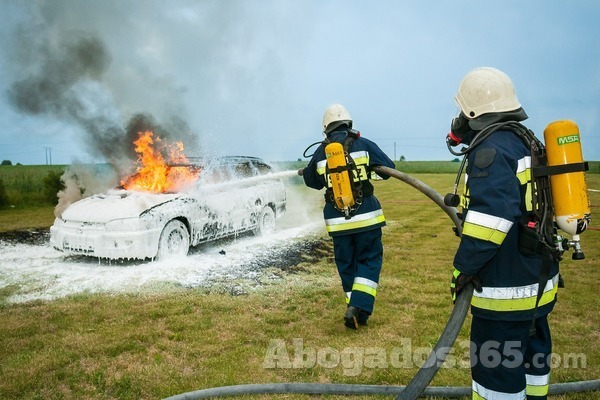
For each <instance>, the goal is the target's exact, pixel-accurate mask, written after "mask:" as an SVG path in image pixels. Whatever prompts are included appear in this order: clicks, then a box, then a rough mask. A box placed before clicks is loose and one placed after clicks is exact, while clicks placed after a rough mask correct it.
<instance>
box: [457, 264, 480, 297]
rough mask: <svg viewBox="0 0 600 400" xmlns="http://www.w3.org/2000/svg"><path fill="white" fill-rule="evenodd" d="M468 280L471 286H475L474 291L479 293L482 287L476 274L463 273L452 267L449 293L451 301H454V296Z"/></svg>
mask: <svg viewBox="0 0 600 400" xmlns="http://www.w3.org/2000/svg"><path fill="white" fill-rule="evenodd" d="M469 282H471V284H472V285H473V288H475V290H476V291H478V292H479V293H481V291H482V290H483V289H482V287H481V281H480V280H479V278H478V277H477V275H467V274H463V273H462V272H460V271H459V270H457V269H456V268H454V272H453V273H452V282H450V294H451V295H452V303H456V296H457V295H458V293H459V292H460V291H461V290H462V289H463V288H464V287H465V286H467V284H468V283H469Z"/></svg>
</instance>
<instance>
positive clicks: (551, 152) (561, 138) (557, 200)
mask: <svg viewBox="0 0 600 400" xmlns="http://www.w3.org/2000/svg"><path fill="white" fill-rule="evenodd" d="M544 141H545V145H546V154H547V156H548V165H549V166H557V165H566V164H575V163H582V162H583V153H582V151H581V141H580V138H579V127H578V126H577V124H576V123H575V122H573V121H568V120H563V121H555V122H552V123H551V124H549V125H548V126H547V127H546V129H545V130H544ZM550 185H551V187H552V200H553V202H554V214H555V217H556V224H557V225H558V227H559V228H560V229H561V230H563V231H564V232H566V233H568V234H569V235H572V236H573V235H579V234H580V233H582V232H583V231H585V229H586V228H587V224H588V222H589V220H590V203H589V199H588V193H587V184H586V181H585V173H584V172H583V171H577V172H569V173H563V174H555V175H551V176H550Z"/></svg>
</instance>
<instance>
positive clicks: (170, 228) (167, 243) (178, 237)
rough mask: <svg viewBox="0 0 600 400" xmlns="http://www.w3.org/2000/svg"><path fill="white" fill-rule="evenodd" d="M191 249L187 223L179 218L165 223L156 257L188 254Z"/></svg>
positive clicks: (163, 257) (162, 257) (164, 257)
mask: <svg viewBox="0 0 600 400" xmlns="http://www.w3.org/2000/svg"><path fill="white" fill-rule="evenodd" d="M189 249H190V234H189V233H188V230H187V227H186V226H185V224H184V223H183V222H181V221H179V220H177V219H174V220H172V221H169V223H168V224H167V225H165V227H164V229H163V230H162V233H161V234H160V240H159V241H158V254H157V255H156V258H157V259H159V260H163V259H166V258H169V257H171V256H176V255H182V256H185V255H187V253H188V251H189Z"/></svg>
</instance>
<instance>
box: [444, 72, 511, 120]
mask: <svg viewBox="0 0 600 400" xmlns="http://www.w3.org/2000/svg"><path fill="white" fill-rule="evenodd" d="M455 100H456V102H457V103H458V105H459V107H460V109H461V111H462V112H463V114H464V115H465V116H466V117H467V118H469V119H473V118H477V117H479V116H480V115H483V114H487V113H500V112H506V111H514V110H517V109H519V108H521V103H519V100H518V99H517V95H516V93H515V88H514V87H513V84H512V81H511V80H510V78H509V77H508V75H506V74H505V73H504V72H502V71H500V70H499V69H496V68H491V67H481V68H475V69H474V70H472V71H471V72H469V73H468V74H467V75H466V76H465V77H464V78H463V80H462V82H461V83H460V85H459V86H458V92H457V93H456V97H455Z"/></svg>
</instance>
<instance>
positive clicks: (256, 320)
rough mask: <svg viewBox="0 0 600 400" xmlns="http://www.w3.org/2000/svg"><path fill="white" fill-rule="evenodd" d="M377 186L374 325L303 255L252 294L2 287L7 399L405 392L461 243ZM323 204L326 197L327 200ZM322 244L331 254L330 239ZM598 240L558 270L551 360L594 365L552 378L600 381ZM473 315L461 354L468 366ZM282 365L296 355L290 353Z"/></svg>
mask: <svg viewBox="0 0 600 400" xmlns="http://www.w3.org/2000/svg"><path fill="white" fill-rule="evenodd" d="M412 175H413V176H415V177H417V178H419V179H421V180H422V181H423V182H425V183H427V184H429V185H430V186H432V187H433V188H434V189H436V190H437V191H438V192H439V193H441V194H442V195H443V194H445V193H446V192H447V191H449V190H451V188H452V184H453V181H454V176H453V175H452V174H437V173H435V174H412ZM588 185H589V187H590V188H596V189H600V175H594V174H591V175H590V176H588ZM375 186H376V194H377V196H378V197H379V199H380V200H381V203H382V204H383V207H384V211H385V214H386V218H387V221H388V225H387V227H385V228H384V237H383V240H384V246H385V254H384V266H383V272H382V276H381V283H380V287H379V289H378V298H377V302H376V306H375V312H374V315H373V317H372V320H371V321H370V325H369V326H368V327H367V328H366V329H363V330H361V331H359V332H354V331H350V330H348V329H346V328H345V327H344V326H343V323H342V315H343V311H344V309H345V303H344V298H343V293H342V291H341V288H340V284H339V278H338V277H337V273H336V270H335V265H334V264H333V262H332V260H331V257H324V258H323V259H321V260H320V261H319V262H317V263H312V262H306V261H302V260H298V262H299V263H300V264H299V265H298V266H297V268H294V271H295V272H294V273H290V274H284V275H283V276H284V279H283V280H282V281H281V282H279V283H274V284H270V285H268V286H265V287H263V288H262V289H259V290H257V291H252V292H249V293H247V294H244V295H241V296H233V295H230V294H226V293H217V292H209V291H206V290H195V289H182V288H171V289H170V290H169V291H164V292H159V293H154V294H148V293H144V294H140V295H87V294H82V295H77V296H72V297H68V298H64V299H60V300H55V301H52V302H43V301H35V302H31V303H26V304H7V303H6V299H7V298H8V297H9V296H10V295H11V293H14V291H15V290H16V288H14V287H4V288H0V321H1V323H0V376H1V377H2V379H0V398H2V399H4V398H6V399H12V398H27V399H159V398H163V397H167V396H170V395H174V394H178V393H183V392H188V391H192V390H198V389H202V388H210V387H218V386H225V385H236V384H246V383H283V382H319V383H360V384H376V385H406V384H407V383H408V382H409V381H410V379H411V377H412V376H413V375H414V374H415V373H416V371H417V366H416V365H415V364H414V363H413V362H409V363H408V365H407V366H406V367H405V366H403V365H402V363H401V362H400V359H399V358H397V360H398V362H395V361H393V360H392V359H391V357H392V356H393V355H396V356H398V354H401V353H402V351H405V350H406V349H407V348H408V344H409V343H410V346H411V348H412V350H418V349H420V348H422V349H429V348H431V347H432V346H433V345H434V344H435V342H436V340H437V338H438V336H439V334H440V332H441V331H442V329H443V327H444V325H445V322H446V320H447V318H448V316H449V314H450V312H451V309H452V304H451V301H450V294H449V279H450V273H451V270H452V267H451V265H452V258H453V255H454V251H455V250H456V247H457V245H458V238H456V237H455V236H454V234H453V232H452V230H451V227H452V223H451V222H450V220H449V219H448V218H447V217H446V215H445V213H444V212H443V211H441V210H440V209H439V208H437V206H435V205H433V203H431V202H430V201H429V200H428V199H426V198H425V197H424V196H423V195H422V194H421V193H419V192H418V191H416V190H415V189H413V188H411V187H409V186H407V185H406V184H404V183H401V182H399V181H397V180H394V179H391V180H389V181H378V182H375ZM314 198H315V201H316V202H320V196H315V197H314ZM590 198H591V202H592V205H594V206H597V205H598V204H600V193H597V192H591V193H590ZM311 206H316V207H319V206H320V205H319V204H315V205H311ZM595 210H596V208H593V211H595ZM323 240H324V241H325V244H326V245H328V246H330V241H329V240H328V239H327V238H326V237H325V236H323ZM598 243H600V232H599V231H597V230H590V231H588V232H585V233H584V234H583V235H582V245H583V248H584V251H585V254H586V259H585V260H583V261H572V260H570V257H567V259H566V260H565V261H564V262H563V263H562V266H561V268H562V274H563V276H564V278H565V281H566V288H564V289H561V290H560V292H559V301H558V304H557V306H556V308H555V311H554V312H553V313H552V314H551V317H550V324H551V329H552V331H553V340H554V352H555V353H556V354H558V355H566V354H584V355H585V357H586V362H587V365H586V367H585V368H564V367H559V368H556V369H555V370H554V371H553V374H552V378H551V382H552V383H557V382H566V381H578V380H587V379H598V378H600V361H599V360H600V348H599V347H598V346H597V343H598V341H599V339H600V329H599V328H598V327H599V326H600V315H599V314H598V309H600V297H599V296H597V293H599V292H600V279H598V259H599V258H600V246H598ZM148 267H149V268H152V265H151V264H150V265H148ZM90 273H93V269H91V270H90ZM469 319H470V318H469ZM469 319H468V320H467V322H466V323H465V326H464V327H463V329H462V331H461V334H460V336H459V339H458V341H457V345H456V346H455V349H454V351H455V353H454V355H455V357H457V358H458V359H459V360H461V361H463V362H464V361H466V359H467V358H466V350H465V347H464V346H465V341H466V340H467V339H468V324H469ZM294 339H296V342H294ZM278 343H279V344H280V345H281V344H283V346H285V349H286V350H287V352H288V354H289V356H290V361H291V362H292V365H291V368H284V366H285V365H282V364H280V365H279V367H277V368H267V367H268V365H267V366H265V365H264V364H265V361H266V356H267V354H269V353H268V352H269V349H271V351H272V349H273V346H276V345H277V344H278ZM295 343H296V344H299V343H301V345H302V347H299V348H301V349H303V350H304V351H306V352H309V353H310V352H311V351H314V352H315V353H316V354H317V355H318V354H321V356H323V355H326V354H327V353H328V352H329V354H332V353H336V352H337V353H338V354H350V352H352V351H356V348H362V349H363V350H364V351H365V353H364V354H363V357H362V358H363V359H362V362H361V363H355V364H352V363H351V362H350V361H351V360H350V359H346V363H345V364H344V363H342V362H340V363H337V364H335V363H333V365H327V363H326V360H325V359H321V361H320V362H314V363H313V364H314V366H311V367H307V368H294V365H293V361H294V356H295V355H297V354H296V353H295V347H294V346H295ZM319 352H320V353H319ZM353 354H354V355H356V354H358V353H356V352H355V353H353ZM369 354H370V356H368V355H369ZM376 354H379V355H380V356H382V355H383V358H381V357H379V358H377V357H375V355H376ZM417 354H418V353H417ZM281 360H283V361H285V359H284V357H283V356H282V358H281ZM298 361H301V360H298ZM283 364H285V363H283ZM288 367H290V365H288ZM433 385H436V386H469V385H470V377H469V370H468V369H467V368H465V367H464V366H463V367H460V366H459V367H454V368H442V369H441V370H440V372H439V374H438V375H437V376H436V377H435V379H434V381H433ZM375 397H376V396H365V397H363V398H365V399H369V398H375ZM244 398H248V399H258V398H260V399H273V398H285V399H308V398H316V396H304V395H285V396H284V395H276V396H273V395H271V396H267V395H264V396H245V397H244ZM327 398H329V399H347V398H348V397H344V396H328V397H327ZM381 398H383V397H381ZM387 398H389V397H387ZM551 398H553V399H569V400H570V399H576V400H579V399H594V398H595V399H598V398H600V395H599V394H598V393H583V394H571V395H567V396H551Z"/></svg>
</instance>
